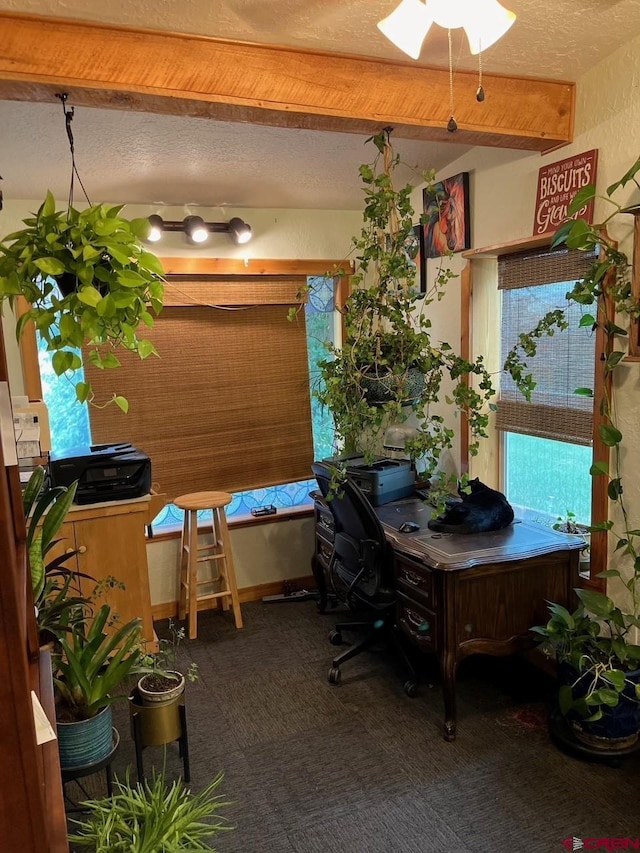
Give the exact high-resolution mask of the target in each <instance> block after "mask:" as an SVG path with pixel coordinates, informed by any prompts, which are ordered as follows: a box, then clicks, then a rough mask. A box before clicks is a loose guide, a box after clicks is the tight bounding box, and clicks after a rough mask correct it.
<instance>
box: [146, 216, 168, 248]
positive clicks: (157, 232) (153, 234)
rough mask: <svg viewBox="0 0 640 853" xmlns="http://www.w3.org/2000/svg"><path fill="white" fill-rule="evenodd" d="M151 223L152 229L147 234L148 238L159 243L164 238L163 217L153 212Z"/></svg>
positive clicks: (150, 218) (151, 241)
mask: <svg viewBox="0 0 640 853" xmlns="http://www.w3.org/2000/svg"><path fill="white" fill-rule="evenodd" d="M149 225H150V226H151V231H149V234H148V236H147V240H148V241H149V242H150V243H157V242H158V241H159V240H161V239H162V231H163V226H164V222H163V221H162V217H161V216H159V215H158V214H157V213H152V214H151V216H150V217H149Z"/></svg>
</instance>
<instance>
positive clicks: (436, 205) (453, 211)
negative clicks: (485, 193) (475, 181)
mask: <svg viewBox="0 0 640 853" xmlns="http://www.w3.org/2000/svg"><path fill="white" fill-rule="evenodd" d="M422 203H423V208H424V213H425V220H424V225H423V230H424V252H425V257H427V258H439V257H440V256H441V255H443V254H444V253H445V252H448V251H450V252H462V251H463V250H464V249H469V248H471V222H470V216H469V173H468V172H460V173H459V174H458V175H454V176H453V177H452V178H446V179H445V180H444V181H438V183H436V184H434V185H433V187H432V188H431V189H426V188H425V189H424V190H423V191H422Z"/></svg>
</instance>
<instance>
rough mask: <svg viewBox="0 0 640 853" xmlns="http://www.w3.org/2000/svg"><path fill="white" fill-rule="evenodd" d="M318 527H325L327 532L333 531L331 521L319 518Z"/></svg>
mask: <svg viewBox="0 0 640 853" xmlns="http://www.w3.org/2000/svg"><path fill="white" fill-rule="evenodd" d="M320 526H321V527H326V528H327V530H333V521H331V520H329V519H327V518H322V517H320Z"/></svg>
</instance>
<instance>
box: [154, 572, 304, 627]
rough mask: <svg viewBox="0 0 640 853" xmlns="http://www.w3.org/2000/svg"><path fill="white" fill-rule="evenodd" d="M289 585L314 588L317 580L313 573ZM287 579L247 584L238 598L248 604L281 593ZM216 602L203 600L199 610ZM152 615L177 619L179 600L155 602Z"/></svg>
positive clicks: (210, 607)
mask: <svg viewBox="0 0 640 853" xmlns="http://www.w3.org/2000/svg"><path fill="white" fill-rule="evenodd" d="M286 584H287V585H295V586H296V587H298V588H299V589H313V588H314V587H315V580H314V579H313V575H306V576H305V577H302V578H291V579H288V580H287V581H286ZM284 589H285V581H269V583H261V584H258V585H257V586H245V587H244V588H243V589H239V590H238V598H239V599H240V604H246V603H248V602H249V601H261V600H262V599H263V598H264V596H265V595H281V594H282V593H284ZM216 606H217V605H216V602H215V600H214V601H201V602H200V603H199V604H198V612H199V611H201V610H215V608H216ZM151 616H152V618H153V619H175V618H177V616H178V602H177V601H163V602H162V603H160V604H153V605H152V607H151Z"/></svg>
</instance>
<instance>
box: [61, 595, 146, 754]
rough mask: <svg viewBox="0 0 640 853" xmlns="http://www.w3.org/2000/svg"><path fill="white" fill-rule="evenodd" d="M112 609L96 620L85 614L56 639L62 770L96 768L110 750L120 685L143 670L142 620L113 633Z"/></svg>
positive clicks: (105, 607)
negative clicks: (113, 708)
mask: <svg viewBox="0 0 640 853" xmlns="http://www.w3.org/2000/svg"><path fill="white" fill-rule="evenodd" d="M110 618H111V608H110V606H109V605H108V604H103V605H102V607H100V609H99V610H98V611H97V613H96V614H95V616H93V615H91V614H90V613H88V612H86V611H85V615H84V618H82V619H78V620H75V621H74V624H73V625H72V627H71V630H70V631H69V632H68V633H67V634H65V635H63V636H61V637H59V638H58V642H57V645H56V649H55V651H54V655H53V668H54V677H53V681H54V686H55V690H56V725H57V733H58V747H59V751H60V764H61V766H62V768H63V769H65V768H72V767H80V766H83V765H88V764H95V763H98V762H99V761H101V760H102V759H103V758H105V757H106V756H107V755H108V754H109V752H110V751H111V749H112V709H111V705H112V703H113V702H115V701H116V700H117V699H119V698H126V693H125V694H122V695H120V694H119V693H118V692H117V691H118V689H119V688H120V685H121V684H123V682H125V681H126V679H127V678H128V677H129V676H130V675H132V674H134V673H135V672H140V671H144V669H143V667H142V666H141V662H140V658H141V651H140V632H141V628H140V619H132V620H131V621H129V622H127V623H126V624H124V625H122V626H120V627H119V628H117V630H113V632H110V631H109V630H108V628H109V621H110ZM125 689H126V687H125Z"/></svg>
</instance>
